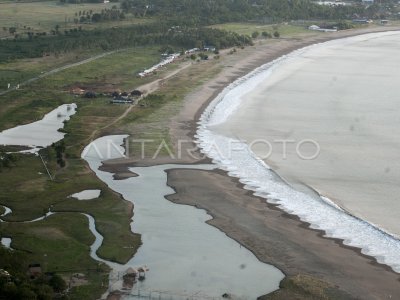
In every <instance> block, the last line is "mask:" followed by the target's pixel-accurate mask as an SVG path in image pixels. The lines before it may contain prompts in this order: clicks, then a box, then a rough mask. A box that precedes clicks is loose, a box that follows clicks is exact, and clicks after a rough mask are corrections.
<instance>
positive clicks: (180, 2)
mask: <svg viewBox="0 0 400 300" xmlns="http://www.w3.org/2000/svg"><path fill="white" fill-rule="evenodd" d="M121 9H123V10H124V11H125V12H129V13H133V14H134V15H135V16H137V17H144V16H157V15H158V16H164V17H167V18H171V19H180V20H181V21H185V22H186V23H189V24H202V25H209V24H216V23H224V22H234V21H249V20H255V21H261V20H269V21H289V20H298V19H302V20H306V19H310V18H312V19H331V18H334V19H346V18H349V17H351V16H352V14H355V13H357V14H363V13H364V11H365V8H364V7H363V6H362V5H356V6H335V7H330V6H327V5H318V4H316V3H314V2H312V1H310V0H289V1H282V0H215V1H198V0H123V1H122V2H121Z"/></svg>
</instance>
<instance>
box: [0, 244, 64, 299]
mask: <svg viewBox="0 0 400 300" xmlns="http://www.w3.org/2000/svg"><path fill="white" fill-rule="evenodd" d="M0 257H1V259H0V269H1V270H2V272H1V273H0V299H1V300H26V299H43V300H51V299H54V298H55V297H57V299H68V297H67V296H63V295H62V294H61V293H62V292H63V291H64V290H65V289H66V287H67V285H66V283H65V281H64V280H63V279H62V278H61V277H60V276H59V275H57V274H43V275H41V276H39V277H37V278H34V279H31V278H30V277H29V276H28V275H27V271H28V265H29V264H28V261H27V257H26V255H25V254H24V253H22V252H19V251H10V250H9V249H5V248H3V247H0ZM6 274H7V275H6Z"/></svg>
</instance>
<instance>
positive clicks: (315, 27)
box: [308, 25, 320, 30]
mask: <svg viewBox="0 0 400 300" xmlns="http://www.w3.org/2000/svg"><path fill="white" fill-rule="evenodd" d="M308 29H309V30H318V29H320V27H319V26H317V25H311V26H309V27H308Z"/></svg>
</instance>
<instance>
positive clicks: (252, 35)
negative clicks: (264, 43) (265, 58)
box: [251, 31, 260, 39]
mask: <svg viewBox="0 0 400 300" xmlns="http://www.w3.org/2000/svg"><path fill="white" fill-rule="evenodd" d="M259 35H260V33H259V32H258V31H254V32H253V33H252V34H251V37H252V38H253V39H256V38H258V36H259Z"/></svg>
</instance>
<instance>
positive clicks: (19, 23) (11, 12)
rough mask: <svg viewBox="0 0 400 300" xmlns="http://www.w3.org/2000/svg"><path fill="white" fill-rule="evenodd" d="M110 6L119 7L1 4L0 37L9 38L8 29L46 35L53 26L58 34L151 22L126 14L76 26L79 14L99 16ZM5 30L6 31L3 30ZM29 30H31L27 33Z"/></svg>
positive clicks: (57, 3) (100, 4) (106, 4)
mask: <svg viewBox="0 0 400 300" xmlns="http://www.w3.org/2000/svg"><path fill="white" fill-rule="evenodd" d="M113 6H117V8H119V3H115V2H114V3H80V4H68V3H64V4H63V3H60V2H59V1H42V2H29V3H18V2H2V3H0V38H1V37H9V36H10V33H9V32H8V28H9V27H15V28H17V33H22V32H27V31H33V32H49V31H50V30H52V29H54V28H55V26H56V25H59V26H60V31H64V30H69V29H70V28H78V27H79V26H82V29H86V30H89V29H93V28H105V27H113V26H127V25H132V24H138V23H146V22H151V20H150V19H137V18H134V17H133V16H131V15H129V14H128V15H126V19H125V20H123V21H110V22H101V23H96V24H75V23H74V18H76V17H77V16H76V15H75V14H76V13H77V14H78V17H79V12H83V11H85V12H88V11H92V12H93V13H99V12H101V10H103V9H111V8H112V7H113ZM4 27H6V28H7V30H4V29H3V28H4ZM28 27H29V28H30V29H29V30H28Z"/></svg>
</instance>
